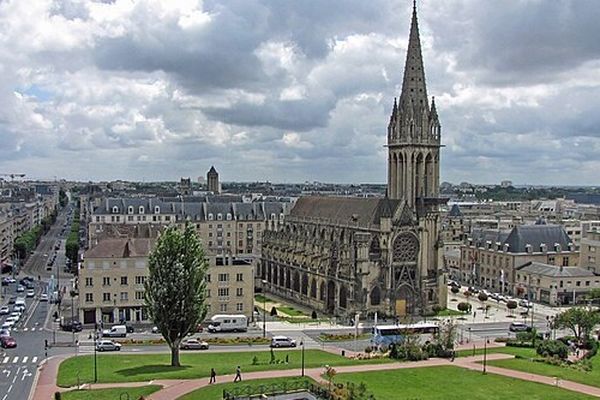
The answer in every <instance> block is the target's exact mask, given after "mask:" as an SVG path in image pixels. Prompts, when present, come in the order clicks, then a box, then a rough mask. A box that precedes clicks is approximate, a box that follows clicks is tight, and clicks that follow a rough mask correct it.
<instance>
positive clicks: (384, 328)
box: [371, 322, 439, 348]
mask: <svg viewBox="0 0 600 400" xmlns="http://www.w3.org/2000/svg"><path fill="white" fill-rule="evenodd" d="M438 332H439V327H438V326H437V325H436V324H432V323H428V322H418V323H416V324H400V325H376V326H374V327H373V337H372V339H371V341H372V343H373V345H374V346H375V347H377V348H382V347H385V348H387V347H389V346H390V345H391V344H393V343H398V342H401V341H402V340H403V338H404V336H406V335H407V334H413V335H419V338H420V340H421V341H423V342H425V341H427V340H431V339H432V338H433V336H434V335H435V334H437V333H438Z"/></svg>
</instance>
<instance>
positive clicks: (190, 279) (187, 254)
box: [145, 224, 208, 367]
mask: <svg viewBox="0 0 600 400" xmlns="http://www.w3.org/2000/svg"><path fill="white" fill-rule="evenodd" d="M148 269H149V272H150V274H149V276H148V279H147V280H146V283H145V288H146V294H145V297H146V305H147V306H148V311H149V313H150V316H151V317H152V318H153V320H154V323H155V325H156V327H157V328H158V330H159V332H160V333H161V334H162V335H163V337H164V338H165V341H166V342H167V344H168V345H169V347H170V348H171V366H174V367H179V366H180V365H181V364H180V363H179V345H180V343H181V341H182V340H183V339H184V338H185V337H186V335H187V334H188V333H189V332H190V331H191V330H192V329H194V328H196V326H197V325H198V323H200V322H201V321H202V320H203V319H204V317H205V316H206V311H207V308H206V304H205V301H206V271H207V269H208V263H207V262H206V260H205V258H204V250H203V249H202V245H201V243H200V239H199V238H198V235H197V234H196V231H195V229H194V227H193V226H192V225H191V224H186V226H185V228H184V229H183V231H181V230H179V229H178V228H177V227H175V226H171V227H169V228H167V229H166V230H165V231H163V233H162V234H161V235H160V237H159V238H158V240H157V242H156V246H155V247H154V249H153V250H152V252H151V253H150V257H149V260H148Z"/></svg>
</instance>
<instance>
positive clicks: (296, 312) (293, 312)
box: [277, 306, 308, 317]
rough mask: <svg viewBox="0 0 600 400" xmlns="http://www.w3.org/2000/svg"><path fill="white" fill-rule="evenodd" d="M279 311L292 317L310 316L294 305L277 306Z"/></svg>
mask: <svg viewBox="0 0 600 400" xmlns="http://www.w3.org/2000/svg"><path fill="white" fill-rule="evenodd" d="M277 311H278V312H279V311H281V312H282V313H284V314H286V315H288V316H290V317H308V315H306V314H305V313H303V312H302V311H300V310H296V309H295V308H294V307H292V306H279V307H277Z"/></svg>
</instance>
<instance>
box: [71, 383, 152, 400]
mask: <svg viewBox="0 0 600 400" xmlns="http://www.w3.org/2000/svg"><path fill="white" fill-rule="evenodd" d="M160 388H161V387H160V386H158V385H149V386H144V387H136V388H125V387H124V388H113V389H92V390H72V391H70V392H65V393H63V394H62V399H63V400H114V399H118V398H120V397H119V396H121V395H122V394H123V393H127V394H128V395H129V397H128V398H129V399H131V400H137V399H139V398H140V396H148V395H149V394H151V393H154V392H156V391H157V390H159V389H160ZM126 397H127V396H123V398H126Z"/></svg>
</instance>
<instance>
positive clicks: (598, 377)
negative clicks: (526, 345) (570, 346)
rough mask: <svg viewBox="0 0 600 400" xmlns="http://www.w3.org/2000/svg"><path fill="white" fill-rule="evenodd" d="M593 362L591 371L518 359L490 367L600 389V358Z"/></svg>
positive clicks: (595, 358)
mask: <svg viewBox="0 0 600 400" xmlns="http://www.w3.org/2000/svg"><path fill="white" fill-rule="evenodd" d="M591 361H592V370H591V371H579V370H576V369H573V368H567V367H560V366H557V365H550V364H546V363H542V362H534V361H529V360H525V359H518V358H515V359H511V360H495V361H490V362H489V365H493V366H496V367H502V368H508V369H514V370H517V371H524V372H530V373H532V374H539V375H545V376H551V377H557V378H560V379H565V380H569V381H573V382H579V383H584V384H586V385H590V386H597V387H600V357H598V356H596V357H593V358H592V360H591Z"/></svg>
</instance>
